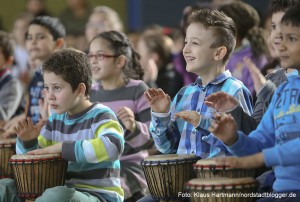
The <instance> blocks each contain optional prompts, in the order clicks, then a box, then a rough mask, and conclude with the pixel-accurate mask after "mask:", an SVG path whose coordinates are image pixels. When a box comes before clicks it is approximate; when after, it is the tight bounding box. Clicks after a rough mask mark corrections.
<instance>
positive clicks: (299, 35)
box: [279, 24, 300, 71]
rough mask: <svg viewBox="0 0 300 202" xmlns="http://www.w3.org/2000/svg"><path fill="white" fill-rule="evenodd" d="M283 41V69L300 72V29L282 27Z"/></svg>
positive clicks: (281, 62)
mask: <svg viewBox="0 0 300 202" xmlns="http://www.w3.org/2000/svg"><path fill="white" fill-rule="evenodd" d="M281 32H282V37H283V40H282V42H281V44H280V47H279V55H280V64H281V66H282V67H283V68H285V69H286V68H293V69H297V70H298V71H299V70H300V57H299V56H300V27H299V26H292V25H291V24H288V25H285V24H282V25H281Z"/></svg>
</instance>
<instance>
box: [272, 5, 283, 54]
mask: <svg viewBox="0 0 300 202" xmlns="http://www.w3.org/2000/svg"><path fill="white" fill-rule="evenodd" d="M283 15H284V12H283V11H280V12H277V13H273V15H272V22H271V43H272V45H273V47H274V49H275V53H274V55H275V56H279V47H280V43H281V41H282V33H281V24H280V21H281V18H282V17H283Z"/></svg>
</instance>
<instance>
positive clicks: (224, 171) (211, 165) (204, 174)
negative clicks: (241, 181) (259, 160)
mask: <svg viewBox="0 0 300 202" xmlns="http://www.w3.org/2000/svg"><path fill="white" fill-rule="evenodd" d="M193 167H194V170H195V173H196V176H197V178H203V179H207V178H215V177H229V178H242V177H255V174H256V170H255V169H237V168H229V167H228V166H225V165H221V164H218V163H216V162H215V161H214V160H213V159H201V160H199V161H197V163H196V164H194V165H193Z"/></svg>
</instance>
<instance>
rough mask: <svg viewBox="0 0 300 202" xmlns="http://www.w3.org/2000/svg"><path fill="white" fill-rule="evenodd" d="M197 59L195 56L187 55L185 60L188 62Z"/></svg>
mask: <svg viewBox="0 0 300 202" xmlns="http://www.w3.org/2000/svg"><path fill="white" fill-rule="evenodd" d="M195 59H196V58H195V57H191V56H186V57H185V60H186V61H187V62H191V61H194V60H195Z"/></svg>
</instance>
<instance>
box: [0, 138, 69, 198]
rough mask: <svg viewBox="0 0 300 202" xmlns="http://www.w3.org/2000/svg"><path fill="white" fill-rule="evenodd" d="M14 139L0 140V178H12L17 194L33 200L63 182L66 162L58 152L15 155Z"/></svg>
mask: <svg viewBox="0 0 300 202" xmlns="http://www.w3.org/2000/svg"><path fill="white" fill-rule="evenodd" d="M15 147H16V139H1V140H0V179H1V178H14V179H15V182H16V186H17V192H18V196H19V197H21V198H23V199H29V200H34V199H35V198H37V197H38V196H40V195H41V194H42V193H43V192H44V191H45V190H46V189H48V188H51V187H55V186H62V185H64V184H65V176H66V172H67V167H68V162H67V161H65V160H63V159H62V156H61V155H60V154H48V155H15Z"/></svg>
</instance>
